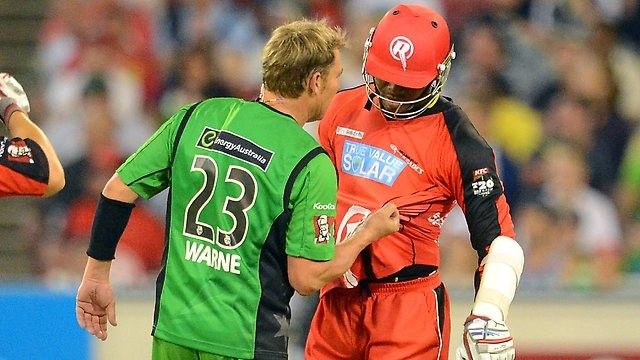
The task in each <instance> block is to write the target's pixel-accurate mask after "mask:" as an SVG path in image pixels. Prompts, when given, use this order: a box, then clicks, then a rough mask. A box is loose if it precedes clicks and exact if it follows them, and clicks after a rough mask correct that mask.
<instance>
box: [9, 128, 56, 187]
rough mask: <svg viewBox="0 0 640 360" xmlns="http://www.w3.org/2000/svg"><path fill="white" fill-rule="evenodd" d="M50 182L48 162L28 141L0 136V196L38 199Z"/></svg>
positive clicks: (35, 146)
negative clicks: (21, 196) (25, 196)
mask: <svg viewBox="0 0 640 360" xmlns="http://www.w3.org/2000/svg"><path fill="white" fill-rule="evenodd" d="M48 182H49V163H48V162H47V157H46V155H45V154H44V152H43V151H42V149H41V148H40V146H39V145H38V144H37V143H36V142H34V141H33V140H31V139H25V140H23V139H20V138H14V139H9V138H6V137H0V197H5V196H11V195H34V196H41V195H43V194H44V193H45V191H46V190H47V184H48Z"/></svg>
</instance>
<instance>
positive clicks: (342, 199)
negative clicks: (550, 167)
mask: <svg viewBox="0 0 640 360" xmlns="http://www.w3.org/2000/svg"><path fill="white" fill-rule="evenodd" d="M318 131H319V138H320V143H321V144H322V146H323V147H324V148H325V149H326V150H327V152H328V153H329V155H330V157H331V158H332V160H333V162H334V164H335V166H336V168H337V171H338V174H339V176H338V208H337V217H336V241H337V242H339V241H341V240H343V239H345V238H346V236H347V234H348V233H349V232H350V231H353V229H355V227H356V226H357V224H358V223H359V222H360V221H362V219H363V218H364V217H365V216H366V215H367V214H368V213H369V212H370V211H373V210H375V209H377V208H379V207H380V206H382V205H383V204H384V203H386V202H388V201H392V202H394V203H395V204H396V205H397V206H398V209H399V211H400V215H401V219H402V223H403V225H404V227H403V229H402V230H401V231H400V232H397V233H395V234H393V235H390V236H387V237H386V238H384V239H381V240H379V241H377V242H375V243H374V244H372V245H371V246H369V247H368V248H367V249H365V250H364V251H363V252H362V253H361V254H360V255H359V257H358V258H357V259H356V262H355V263H354V265H353V266H352V268H351V270H350V271H349V272H348V273H347V274H345V276H343V277H342V278H340V279H338V280H337V281H334V282H333V283H330V284H329V285H327V286H326V287H325V288H324V289H323V290H322V294H321V299H320V304H319V305H318V309H317V310H316V314H315V315H314V319H313V322H312V325H311V332H310V334H309V338H308V340H307V348H306V356H305V358H306V359H385V360H388V359H446V358H447V356H448V346H449V328H450V325H449V311H448V308H449V303H448V297H447V294H446V291H445V289H444V286H443V285H442V284H441V282H440V280H439V275H438V273H437V272H432V273H425V274H420V275H419V276H415V277H417V278H418V279H416V280H409V281H402V280H403V279H405V277H403V276H402V275H403V274H405V273H406V271H407V270H412V269H413V270H415V269H428V270H429V271H433V270H435V269H436V268H437V267H438V266H439V264H440V253H439V245H438V237H439V235H440V230H441V229H440V228H441V226H442V224H443V222H444V220H445V218H446V216H447V214H448V213H449V211H450V210H451V208H452V207H453V206H454V205H455V203H456V202H457V203H458V204H459V205H460V207H461V208H462V210H463V211H464V213H465V215H466V219H467V223H468V227H469V231H470V233H471V243H472V246H473V248H474V249H475V250H477V251H478V254H479V256H480V257H481V258H482V257H484V256H485V255H486V253H487V250H488V247H489V245H490V244H491V242H492V241H493V239H495V238H496V237H497V236H499V235H505V236H508V237H511V238H514V237H515V233H514V230H513V223H512V221H511V216H510V214H509V206H508V205H507V202H506V200H505V197H504V195H503V191H502V184H501V182H500V179H499V178H498V176H497V174H496V167H495V160H494V155H493V151H492V149H491V148H490V147H489V145H488V144H487V143H486V141H485V140H484V139H483V138H482V137H481V136H480V135H479V134H478V132H477V131H476V130H475V128H474V127H473V126H472V125H471V123H470V122H469V120H468V118H467V116H466V115H465V114H464V112H463V111H462V110H461V109H460V108H459V107H458V106H457V105H455V104H454V103H453V102H452V101H451V100H450V99H447V98H441V99H440V100H439V101H438V102H437V104H436V105H435V106H434V107H432V108H430V109H428V110H427V111H425V112H424V113H423V114H422V115H420V116H419V117H417V118H415V119H412V120H390V119H387V118H385V117H384V116H383V115H382V114H381V113H380V111H378V110H377V109H375V108H374V107H372V104H371V103H370V102H369V101H368V99H367V96H366V93H365V90H364V88H363V87H362V86H359V87H356V88H353V89H348V90H344V91H341V92H339V93H338V94H337V95H336V97H335V98H334V99H333V101H332V103H331V106H330V107H329V110H328V111H327V114H326V115H325V117H324V118H323V120H322V121H321V122H320V126H319V130H318ZM412 273H413V274H415V273H416V272H415V271H413V272H412ZM383 278H384V279H383ZM380 279H382V280H380ZM409 279H412V278H411V277H410V278H409ZM476 281H478V277H476ZM363 283H364V284H363ZM354 287H355V288H354ZM363 290H364V291H363Z"/></svg>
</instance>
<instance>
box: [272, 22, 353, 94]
mask: <svg viewBox="0 0 640 360" xmlns="http://www.w3.org/2000/svg"><path fill="white" fill-rule="evenodd" d="M345 44H346V35H345V33H344V31H342V30H341V29H340V28H339V27H335V28H331V27H330V26H329V25H327V22H326V21H324V20H317V21H313V20H306V19H304V20H298V21H294V22H291V23H288V24H285V25H282V26H280V27H278V28H277V29H275V30H274V31H273V34H272V35H271V38H270V39H269V41H267V44H266V45H265V47H264V50H263V52H262V83H263V84H264V86H265V88H266V89H267V90H269V91H273V92H275V93H277V94H279V95H281V96H284V97H288V98H297V97H299V96H300V95H301V94H302V93H303V91H304V90H305V88H306V86H307V81H308V79H309V76H310V75H311V74H312V73H313V72H314V71H319V72H320V73H321V74H322V76H326V74H327V73H328V69H329V68H330V67H331V64H332V63H333V61H334V58H335V55H334V53H333V52H334V50H340V49H341V48H343V47H344V46H345Z"/></svg>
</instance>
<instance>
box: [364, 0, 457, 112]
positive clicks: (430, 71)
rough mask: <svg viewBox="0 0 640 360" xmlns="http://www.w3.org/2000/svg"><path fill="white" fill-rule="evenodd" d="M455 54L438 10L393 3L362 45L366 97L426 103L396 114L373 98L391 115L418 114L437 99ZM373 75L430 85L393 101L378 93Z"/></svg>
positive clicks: (401, 82)
mask: <svg viewBox="0 0 640 360" xmlns="http://www.w3.org/2000/svg"><path fill="white" fill-rule="evenodd" d="M454 58H455V52H454V51H453V44H451V38H450V35H449V26H448V25H447V22H446V21H445V20H444V18H443V17H442V16H440V14H438V13H437V12H435V11H433V10H432V9H429V8H427V7H424V6H421V5H412V4H411V5H409V4H401V5H396V6H395V7H393V8H392V9H391V10H389V11H388V12H387V13H386V14H385V15H384V16H383V17H382V19H381V20H380V22H379V23H378V26H376V27H375V28H372V29H371V31H370V34H369V39H367V41H366V42H365V45H364V55H363V64H362V75H363V77H364V81H365V84H366V85H367V86H366V88H367V93H368V95H369V98H370V99H372V100H373V98H375V97H380V98H383V99H385V100H388V101H392V102H396V103H399V104H417V103H422V102H425V104H426V106H424V107H421V108H420V109H411V111H410V112H408V113H403V114H399V113H397V111H396V112H391V111H387V110H384V109H381V108H380V107H379V105H377V104H376V102H374V101H372V102H373V103H374V104H376V107H378V108H379V109H380V110H381V111H383V112H384V113H385V114H386V115H389V116H392V117H397V116H398V115H400V116H401V117H403V118H407V117H408V118H411V117H415V116H418V115H419V114H420V113H422V112H423V111H424V110H425V109H427V108H428V107H431V106H433V104H434V103H435V101H436V100H437V99H438V97H439V95H440V92H441V90H442V86H443V85H444V83H445V82H446V80H447V76H448V74H449V69H450V68H451V60H453V59H454ZM373 78H378V79H381V80H384V81H387V82H390V83H392V84H396V85H400V86H403V87H407V88H412V89H421V88H427V87H428V88H429V89H428V91H426V95H425V96H424V97H421V98H420V99H417V100H413V101H407V102H401V101H395V100H394V99H386V98H384V97H382V96H381V95H380V94H379V93H378V91H377V89H376V88H375V84H374V83H373Z"/></svg>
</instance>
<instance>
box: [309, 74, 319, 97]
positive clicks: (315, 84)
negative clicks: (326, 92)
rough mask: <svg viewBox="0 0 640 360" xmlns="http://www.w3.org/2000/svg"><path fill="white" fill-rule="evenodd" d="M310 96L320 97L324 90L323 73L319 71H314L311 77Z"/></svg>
mask: <svg viewBox="0 0 640 360" xmlns="http://www.w3.org/2000/svg"><path fill="white" fill-rule="evenodd" d="M308 85H309V87H308V88H309V94H310V95H318V94H320V92H321V90H322V73H320V71H318V70H314V71H313V72H312V73H311V76H310V77H309V83H308Z"/></svg>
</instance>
